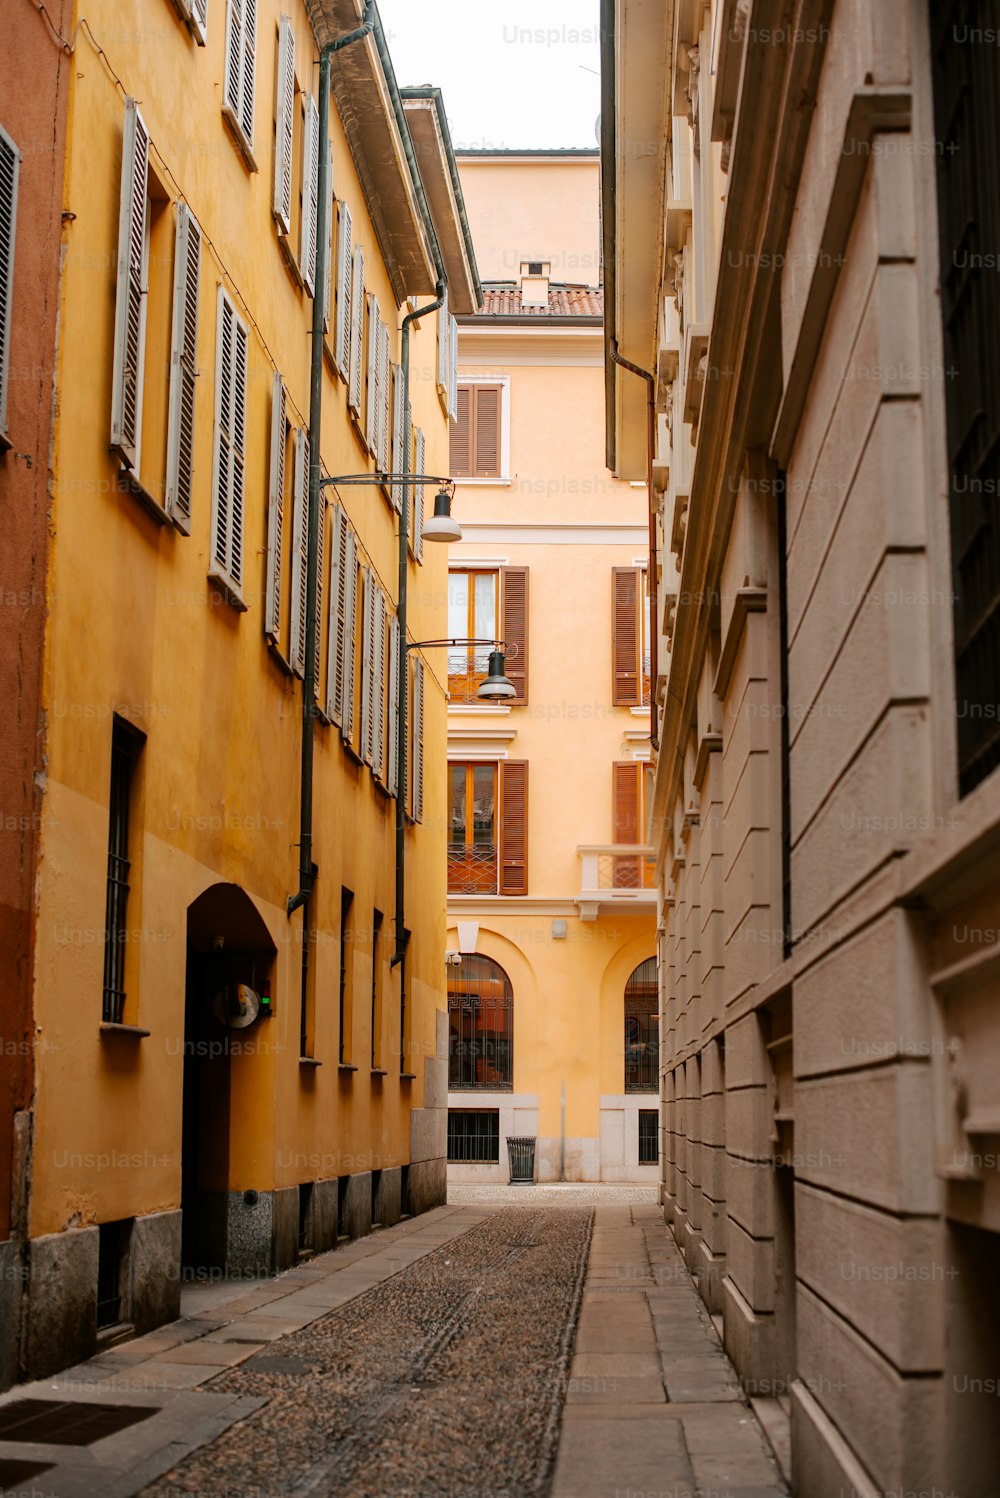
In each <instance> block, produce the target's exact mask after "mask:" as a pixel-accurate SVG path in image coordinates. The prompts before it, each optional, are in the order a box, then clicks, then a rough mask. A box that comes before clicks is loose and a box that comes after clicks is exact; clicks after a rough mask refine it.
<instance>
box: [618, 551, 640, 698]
mask: <svg viewBox="0 0 1000 1498" xmlns="http://www.w3.org/2000/svg"><path fill="white" fill-rule="evenodd" d="M612 570H613V590H614V603H613V626H614V643H613V647H612V650H613V670H614V692H613V696H612V701H613V702H614V704H615V706H616V707H639V706H641V703H642V696H641V693H642V678H641V675H640V672H639V664H640V663H639V645H640V640H641V636H640V633H639V606H640V603H641V597H642V594H641V585H642V574H641V572H640V570H639V568H638V567H615V568H613V569H612Z"/></svg>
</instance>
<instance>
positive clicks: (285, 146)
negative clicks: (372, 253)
mask: <svg viewBox="0 0 1000 1498" xmlns="http://www.w3.org/2000/svg"><path fill="white" fill-rule="evenodd" d="M294 111H295V33H294V32H293V30H292V23H291V21H290V20H289V18H288V17H287V16H280V17H279V19H278V99H277V112H276V113H277V118H276V121H275V143H274V198H273V201H272V205H271V211H272V212H273V214H274V217H275V218H276V219H277V221H278V229H279V231H280V232H281V234H283V235H284V236H286V237H287V236H288V235H289V234H290V233H291V231H292V142H293V140H294V136H295V113H294Z"/></svg>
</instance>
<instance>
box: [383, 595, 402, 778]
mask: <svg viewBox="0 0 1000 1498" xmlns="http://www.w3.org/2000/svg"><path fill="white" fill-rule="evenodd" d="M386 766H387V768H386V772H385V784H386V789H387V790H388V792H389V794H390V796H396V795H398V794H399V619H398V618H397V616H396V615H395V614H390V616H389V742H388V744H387V745H386Z"/></svg>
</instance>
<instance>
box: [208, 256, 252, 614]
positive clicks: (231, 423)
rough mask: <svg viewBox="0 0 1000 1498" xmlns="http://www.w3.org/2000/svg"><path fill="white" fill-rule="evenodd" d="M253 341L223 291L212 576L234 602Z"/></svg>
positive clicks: (240, 579)
mask: <svg viewBox="0 0 1000 1498" xmlns="http://www.w3.org/2000/svg"><path fill="white" fill-rule="evenodd" d="M248 357H249V335H248V333H247V329H246V326H245V324H244V323H243V322H242V321H241V319H240V318H239V317H238V316H237V313H236V308H235V307H234V306H233V304H232V302H231V301H230V300H229V297H228V296H227V295H226V293H225V290H224V288H223V287H221V286H220V287H219V304H218V317H217V322H216V342H215V442H214V450H213V455H212V573H213V574H214V575H215V576H216V577H217V578H218V579H219V580H221V581H222V582H224V583H226V584H228V585H229V588H230V589H231V591H232V593H233V594H234V595H235V596H234V602H239V601H240V594H241V590H242V585H243V505H244V496H245V482H244V481H245V469H246V429H247V373H248V369H247V364H248Z"/></svg>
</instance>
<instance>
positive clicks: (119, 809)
mask: <svg viewBox="0 0 1000 1498" xmlns="http://www.w3.org/2000/svg"><path fill="white" fill-rule="evenodd" d="M141 742H142V740H141V737H140V735H139V734H137V733H136V731H135V730H134V729H133V728H130V727H129V725H128V724H127V723H123V722H121V721H120V720H118V719H116V720H115V724H114V728H113V730H112V735H111V795H110V804H109V814H108V883H107V895H106V900H105V916H104V1004H103V1010H102V1014H103V1018H104V1020H105V1021H106V1022H107V1023H111V1024H121V1021H122V1015H123V1013H124V1010H125V947H126V941H127V939H128V927H127V925H126V911H127V907H128V895H129V868H130V864H129V856H128V853H129V802H130V800H131V795H132V773H133V770H134V767H135V759H136V755H137V753H138V750H139V746H140V744H141Z"/></svg>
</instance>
